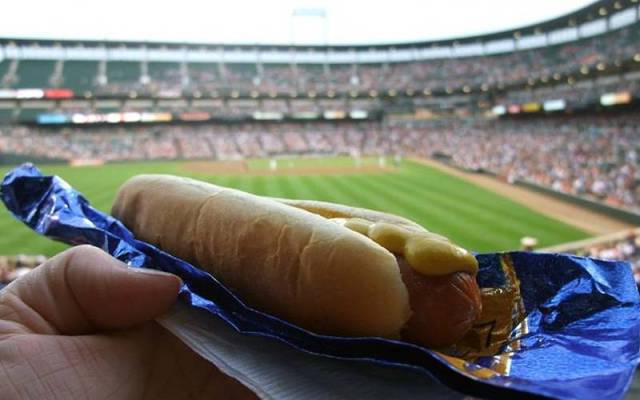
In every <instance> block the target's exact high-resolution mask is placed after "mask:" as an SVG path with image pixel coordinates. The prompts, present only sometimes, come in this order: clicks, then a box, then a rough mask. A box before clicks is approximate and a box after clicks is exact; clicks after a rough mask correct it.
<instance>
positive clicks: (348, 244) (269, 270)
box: [112, 175, 410, 338]
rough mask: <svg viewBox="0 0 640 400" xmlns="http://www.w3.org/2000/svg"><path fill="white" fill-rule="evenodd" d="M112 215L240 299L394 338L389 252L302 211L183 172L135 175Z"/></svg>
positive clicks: (397, 327)
mask: <svg viewBox="0 0 640 400" xmlns="http://www.w3.org/2000/svg"><path fill="white" fill-rule="evenodd" d="M112 214H113V215H114V216H115V217H116V218H118V219H120V220H121V221H122V222H123V223H124V224H125V225H126V226H127V227H128V228H129V229H131V230H132V231H133V233H134V234H135V235H136V237H137V238H139V239H141V240H144V241H147V242H149V243H152V244H155V245H157V246H159V247H160V248H162V249H163V250H165V251H167V252H169V253H171V254H173V255H175V256H177V257H180V258H182V259H184V260H186V261H189V262H190V263H192V264H194V265H196V266H198V267H200V268H202V269H204V270H207V271H208V272H210V273H211V274H212V275H214V276H215V277H217V278H218V279H220V280H221V281H222V282H223V283H224V284H225V285H227V286H228V287H230V288H231V289H232V290H234V291H235V292H236V293H237V294H238V295H239V296H240V297H241V298H242V299H243V300H244V301H245V302H246V303H247V304H249V305H251V306H253V307H255V308H258V309H260V310H262V311H266V312H268V313H271V314H273V315H276V316H278V317H281V318H283V319H285V320H288V321H290V322H293V323H295V324H297V325H300V326H302V327H304V328H306V329H309V330H312V331H315V332H318V333H327V334H337V335H345V336H383V337H396V338H397V337H399V335H400V332H401V330H402V328H403V326H404V325H405V324H406V322H407V321H408V319H409V317H410V307H409V296H408V292H407V288H406V286H405V284H404V283H403V281H402V278H401V274H400V271H399V267H398V264H397V262H396V259H395V256H394V255H393V254H391V253H390V252H389V251H387V250H386V249H384V248H383V247H381V246H380V245H378V244H376V243H375V242H373V241H371V240H369V239H368V238H366V237H364V236H362V235H360V234H359V233H356V232H353V231H351V230H349V229H347V228H345V227H342V226H339V225H336V224H335V223H332V222H330V221H329V220H327V219H326V218H323V217H322V216H319V215H316V214H313V213H311V212H307V211H305V210H302V209H299V208H295V207H291V206H288V205H285V204H282V203H280V202H277V201H274V200H270V199H266V198H262V197H259V196H254V195H251V194H248V193H244V192H241V191H237V190H233V189H227V188H221V187H218V186H215V185H211V184H208V183H203V182H199V181H195V180H191V179H187V178H179V177H174V176H167V175H141V176H137V177H134V178H132V179H130V180H129V181H127V182H126V183H125V184H124V185H123V186H122V187H121V188H120V191H119V192H118V195H117V198H116V200H115V203H114V205H113V209H112Z"/></svg>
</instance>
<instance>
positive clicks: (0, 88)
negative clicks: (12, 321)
mask: <svg viewBox="0 0 640 400" xmlns="http://www.w3.org/2000/svg"><path fill="white" fill-rule="evenodd" d="M638 111H640V0H599V1H595V2H593V3H591V4H589V5H588V6H586V7H584V8H582V9H579V10H577V11H575V12H572V13H570V14H567V15H562V16H559V17H557V18H554V19H550V20H547V21H543V22H539V23H536V24H533V25H528V26H522V27H519V28H516V29H509V30H504V31H500V32H495V33H488V34H483V35H478V36H470V37H458V38H451V39H442V40H434V41H416V42H404V43H391V44H389V43H387V44H375V43H374V44H367V45H329V44H323V45H282V44H279V45H248V44H229V43H176V42H166V43H164V42H146V41H145V42H142V41H140V42H137V41H107V40H104V41H102V40H69V39H66V40H57V39H56V38H51V39H46V40H45V39H24V38H18V37H15V38H12V37H5V38H0V171H1V172H2V173H4V172H6V171H7V170H8V169H9V167H10V166H13V165H15V164H17V163H20V162H24V161H32V162H37V163H39V164H42V165H45V167H46V168H50V171H52V172H54V173H60V174H68V176H69V179H70V180H71V181H72V183H74V185H77V186H78V187H80V188H81V189H83V190H84V191H86V192H87V194H88V196H87V197H89V199H90V200H91V201H94V204H97V206H98V208H101V209H104V210H106V209H108V207H109V205H110V203H111V201H112V198H113V194H114V190H115V188H116V187H117V185H118V184H120V183H121V182H122V181H124V179H126V178H127V177H128V176H130V175H133V174H135V173H138V172H140V171H142V172H161V173H181V174H185V175H192V176H196V177H198V178H202V179H206V180H210V181H214V182H218V183H221V184H228V185H229V186H234V187H238V188H240V189H244V190H248V191H253V192H256V193H259V194H264V195H269V196H282V197H286V196H290V197H315V198H319V199H322V200H328V201H340V202H344V203H346V204H353V205H358V206H364V207H371V208H381V209H382V208H384V209H385V210H386V211H391V212H396V213H398V214H400V215H405V216H407V217H412V218H415V219H416V220H419V222H424V223H425V224H429V228H431V227H435V230H437V231H438V232H440V233H443V234H446V235H447V236H451V237H453V238H454V239H455V240H456V241H458V242H460V243H463V244H465V245H468V247H470V248H473V249H474V250H477V249H478V250H480V251H494V250H513V249H517V248H518V247H519V245H518V244H519V243H520V239H521V238H522V237H523V236H525V235H527V236H528V235H530V234H531V235H535V236H537V238H536V239H537V240H538V239H539V242H540V243H541V246H540V247H541V248H542V249H543V250H548V251H563V252H565V251H566V252H571V253H575V254H580V255H588V256H592V257H597V258H604V259H624V260H628V261H630V263H631V267H632V270H633V274H634V277H635V278H636V282H637V283H638V285H639V287H640V240H639V239H638V235H640V231H639V230H638V229H640V228H637V227H638V226H640V114H638ZM301 159H303V160H304V161H299V160H301ZM296 163H298V164H296ZM323 163H325V164H326V165H321V164H323ZM425 164H426V166H425ZM78 165H81V166H87V165H89V166H90V167H86V168H76V166H78ZM256 165H257V166H256ZM69 166H73V168H72V167H69ZM95 166H100V167H99V169H98V168H96V167H95ZM296 168H297V172H291V171H294V170H296ZM323 168H324V169H323ZM301 171H302V172H301ZM327 171H328V172H327ZM434 171H438V172H434ZM443 171H444V172H443ZM336 172H338V173H336ZM365 172H366V173H365ZM325 174H326V177H324V178H321V177H319V176H320V175H322V176H324V175H325ZM392 174H395V175H392ZM477 177H481V178H479V179H476V178H477ZM369 178H371V180H368V179H369ZM323 179H326V180H323ZM376 179H378V180H376ZM483 179H487V180H491V181H492V182H494V183H495V185H496V186H495V187H498V186H499V187H500V188H501V190H502V191H495V193H493V189H495V187H493V186H492V187H488V186H487V187H485V186H483V185H484V184H485V183H486V182H488V181H487V180H483ZM273 182H275V183H273ZM434 182H435V183H434ZM469 182H471V183H472V185H469V184H468V183H469ZM272 183H273V186H270V185H271V184H272ZM438 185H442V186H446V188H445V192H446V195H442V196H440V193H438V192H439V189H438V188H437V187H436V186H438ZM465 185H467V186H465ZM473 185H475V186H473ZM415 186H423V187H419V188H418V189H416V190H415V192H414V191H413V188H414V187H415ZM510 188H517V189H518V190H521V192H518V193H524V192H528V193H535V194H542V195H541V196H542V197H546V198H548V199H552V201H551V202H552V203H553V201H556V202H561V203H565V205H567V204H568V205H570V206H571V207H574V208H573V209H572V210H581V211H584V212H585V213H586V214H575V215H574V214H572V213H571V212H569V213H568V214H569V215H567V212H566V211H565V210H566V208H562V209H560V211H558V210H555V211H548V210H547V209H546V208H545V207H547V206H546V205H544V204H542V203H541V202H540V203H539V202H538V200H539V199H540V198H542V197H531V198H528V197H522V196H520V197H518V195H513V196H510V195H505V192H506V191H508V190H510ZM380 191H382V192H384V194H386V195H387V196H388V197H389V198H391V197H394V196H396V195H397V193H401V192H402V195H397V196H398V198H397V202H396V201H395V200H394V201H391V200H384V199H375V198H373V197H374V196H375V194H376V193H378V192H380ZM486 192H492V193H489V194H487V193H486ZM418 196H424V199H423V198H421V197H420V198H419V197H418ZM485 196H486V197H485ZM533 198H535V199H536V200H535V201H534V200H531V199H533ZM474 201H475V202H476V203H477V204H471V203H474ZM512 201H513V202H512ZM425 202H429V206H430V207H433V208H434V209H435V211H433V213H432V214H428V213H426V212H425V213H424V214H421V212H422V209H423V208H428V207H424V204H425ZM554 204H557V203H554ZM483 207H484V208H483ZM489 208H490V210H489V211H487V213H486V214H484V213H483V214H482V215H479V214H481V212H483V211H484V210H485V209H489ZM585 210H586V211H585ZM447 213H449V214H447ZM563 213H564V215H563ZM443 214H446V215H453V216H452V217H447V218H445V217H443V216H442V215H443ZM577 215H579V217H578V216H577ZM584 215H589V216H590V217H589V218H591V217H593V216H594V215H596V216H602V218H603V219H604V220H606V223H605V222H602V223H601V221H600V220H598V219H597V217H594V221H595V222H591V219H589V218H586V217H585V218H586V219H585V220H584V221H580V223H579V224H578V223H576V222H575V220H576V219H578V218H583V216H584ZM516 217H521V218H520V220H517V219H518V218H516ZM585 227H586V228H585ZM623 228H624V229H623ZM0 229H3V230H10V231H12V232H14V231H15V234H13V235H11V237H4V238H3V237H0V281H8V280H10V279H12V278H11V277H15V276H16V275H17V272H16V271H17V270H18V269H20V268H32V267H34V266H35V265H36V264H37V263H39V262H41V261H42V259H43V257H44V256H51V255H53V254H55V253H56V252H58V251H60V249H61V248H62V247H60V246H59V245H55V244H51V243H50V242H48V241H46V242H45V241H44V240H42V239H32V238H33V236H32V233H31V232H27V230H26V229H24V228H23V227H18V226H17V224H16V223H15V222H14V221H10V218H9V216H8V215H6V213H4V214H1V215H0ZM447 229H449V230H447ZM23 253H27V254H31V255H30V256H25V255H24V254H23ZM35 254H42V255H40V256H34V255H35ZM636 385H637V384H636ZM634 390H636V392H635V393H634V394H637V393H638V390H640V389H638V388H635V389H634Z"/></svg>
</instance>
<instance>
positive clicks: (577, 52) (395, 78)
mask: <svg viewBox="0 0 640 400" xmlns="http://www.w3.org/2000/svg"><path fill="white" fill-rule="evenodd" d="M638 54H640V23H635V24H632V25H630V26H627V27H624V28H621V29H618V30H614V31H612V32H609V33H606V34H602V35H597V36H594V37H590V38H584V39H581V40H578V41H572V42H568V43H564V44H558V45H552V46H548V47H543V48H537V49H531V50H522V51H516V52H509V53H505V54H498V55H489V56H481V57H479V56H474V57H462V58H441V59H434V60H429V61H412V62H399V63H372V64H310V65H307V64H294V63H291V64H253V63H247V64H240V63H235V64H234V63H223V64H217V63H197V62H190V63H188V65H187V68H186V69H182V70H181V67H180V64H178V63H176V62H154V63H149V65H148V73H149V78H150V81H149V82H141V76H142V71H143V68H142V66H141V62H134V61H109V62H108V63H107V68H106V70H107V78H108V79H107V85H105V86H101V85H96V82H97V80H96V75H97V71H96V68H95V66H96V63H95V62H76V61H68V62H66V63H65V66H64V73H63V75H64V80H63V81H64V82H66V85H67V86H69V87H72V88H77V89H78V90H79V91H81V92H84V91H85V90H88V89H91V87H89V85H94V86H93V90H94V91H96V92H97V93H102V94H124V95H127V94H128V93H129V92H130V91H141V90H142V91H148V92H149V93H151V94H153V93H155V94H158V93H159V92H161V91H167V90H174V91H177V92H180V91H182V90H188V91H192V92H193V91H200V92H208V91H215V90H223V91H238V92H243V93H249V92H251V91H254V90H255V91H259V92H261V93H270V92H277V93H291V92H310V91H311V92H328V91H333V92H349V91H351V90H356V91H358V92H368V91H371V90H375V91H377V92H388V91H390V90H395V91H397V92H400V91H405V90H412V91H415V92H422V91H424V90H429V91H445V90H451V91H458V92H459V91H460V90H462V89H464V88H468V89H469V90H471V89H472V88H475V89H476V90H477V89H478V88H480V87H484V88H485V89H490V88H496V87H498V88H500V87H508V86H512V85H522V84H526V83H529V82H548V81H553V80H561V79H562V80H565V79H566V77H567V76H573V77H580V76H584V75H593V74H597V73H602V72H603V71H606V70H611V69H612V68H613V69H615V68H620V67H621V66H622V65H623V64H625V63H629V62H632V61H631V60H633V59H634V57H635V58H636V59H637V58H638V57H637V55H638ZM10 61H11V60H9V59H8V60H4V61H3V62H1V63H0V76H1V75H5V74H6V71H7V70H8V65H9V63H10ZM53 69H54V61H50V60H21V61H20V64H19V68H18V72H17V75H18V81H17V82H3V83H2V86H4V87H18V86H19V87H48V86H50V85H51V82H50V81H49V78H50V77H51V76H52V73H53Z"/></svg>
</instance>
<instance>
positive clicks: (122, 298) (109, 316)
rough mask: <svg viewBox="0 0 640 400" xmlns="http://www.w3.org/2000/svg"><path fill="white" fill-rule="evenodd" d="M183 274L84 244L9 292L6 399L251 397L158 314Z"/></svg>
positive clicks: (0, 303) (4, 325)
mask: <svg viewBox="0 0 640 400" xmlns="http://www.w3.org/2000/svg"><path fill="white" fill-rule="evenodd" d="M179 288H180V279H179V278H178V277H176V276H174V275H171V274H166V273H162V272H158V271H153V270H146V269H136V268H127V266H126V265H125V264H123V263H121V262H120V261H118V260H116V259H114V258H112V257H110V256H109V255H108V254H106V253H104V252H103V251H101V250H100V249H98V248H96V247H91V246H78V247H75V248H72V249H70V250H67V251H65V252H63V253H61V254H58V255H57V256H55V257H53V258H51V259H50V260H48V261H47V262H45V263H44V264H42V265H41V266H40V267H38V268H36V269H35V270H34V271H32V272H30V273H29V274H28V275H26V276H24V277H22V278H20V279H18V280H16V281H15V282H13V283H12V284H11V285H9V286H7V287H6V288H5V289H3V290H2V291H0V367H1V368H0V398H2V399H49V398H56V399H57V398H60V399H84V398H86V399H107V398H113V399H186V398H189V399H200V398H207V399H210V398H224V399H249V398H251V399H252V398H255V395H254V394H253V393H252V392H251V391H250V390H249V389H247V388H245V387H244V386H243V385H241V384H240V383H239V382H238V381H236V380H234V379H232V378H230V377H228V376H226V375H224V374H223V373H222V372H220V370H218V369H217V368H216V367H215V366H213V365H212V364H210V363H209V362H208V361H206V360H204V359H203V358H201V357H200V356H198V355H197V354H196V353H194V352H193V351H192V350H191V349H189V348H188V347H187V346H186V345H185V344H184V343H182V342H181V341H180V340H178V339H177V338H176V337H175V336H173V335H172V334H171V333H169V332H168V331H167V330H165V329H164V328H162V327H161V326H160V325H158V324H157V323H156V322H154V321H153V319H154V318H155V317H157V316H159V315H161V314H162V313H164V312H165V311H167V310H168V309H169V307H170V306H171V305H172V304H173V303H174V302H175V301H176V297H177V294H178V291H179Z"/></svg>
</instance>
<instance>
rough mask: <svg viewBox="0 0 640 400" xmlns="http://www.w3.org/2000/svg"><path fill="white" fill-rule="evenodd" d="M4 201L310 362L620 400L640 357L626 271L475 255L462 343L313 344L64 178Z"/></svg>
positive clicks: (22, 175)
mask: <svg viewBox="0 0 640 400" xmlns="http://www.w3.org/2000/svg"><path fill="white" fill-rule="evenodd" d="M0 195H1V197H2V200H3V202H4V204H5V205H6V207H7V208H8V209H9V211H10V212H11V213H12V214H13V215H14V216H15V217H16V218H17V219H19V220H20V221H22V222H24V223H25V224H27V225H28V226H29V227H31V228H32V229H33V230H35V231H36V232H38V233H40V234H42V235H45V236H48V237H50V238H52V239H55V240H59V241H63V242H65V243H69V244H83V243H86V244H91V245H94V246H97V247H100V248H102V249H103V250H104V251H106V252H108V253H110V254H111V255H113V256H114V257H116V258H118V259H120V260H121V261H123V262H125V263H127V264H129V265H130V266H132V267H145V268H154V269H160V270H163V271H167V272H171V273H174V274H176V275H178V276H180V277H181V278H182V280H183V281H184V283H185V284H184V286H183V288H182V290H181V296H180V299H181V301H182V302H184V303H185V304H187V305H188V306H190V307H194V308H198V309H202V310H206V311H207V312H209V313H210V314H212V318H213V317H214V316H217V317H219V318H221V319H222V320H223V321H225V323H227V324H228V325H229V326H231V327H232V328H233V329H235V330H236V331H238V332H239V333H242V334H246V335H256V336H262V337H266V338H270V339H273V340H277V341H280V342H283V343H285V344H287V345H289V346H292V347H293V348H296V349H298V350H300V351H304V352H308V353H311V354H316V355H321V356H327V357H335V358H342V359H351V360H363V361H367V362H371V363H378V364H384V365H387V366H397V367H398V368H402V367H406V368H412V369H414V370H418V371H422V372H424V373H426V374H428V375H430V376H431V377H434V378H436V379H437V380H439V381H440V382H442V383H444V384H445V385H448V386H449V387H451V388H453V389H455V390H457V391H459V392H462V393H466V394H469V395H472V396H477V397H486V398H505V399H513V398H518V399H527V398H532V399H541V398H559V399H598V400H600V399H621V398H622V397H623V396H624V393H625V391H626V389H627V388H628V386H629V385H630V382H631V379H632V378H633V373H634V370H635V367H636V365H637V364H638V362H639V360H640V357H639V355H640V299H639V296H638V290H637V288H636V285H635V282H634V280H633V278H632V276H631V272H630V268H629V265H628V264H627V263H624V262H608V261H600V260H593V259H588V258H581V257H575V256H571V255H564V254H542V253H540V254H538V253H524V252H511V253H500V254H480V255H477V258H478V261H479V263H480V271H479V274H478V283H479V285H480V287H481V290H482V301H483V313H482V315H481V317H480V319H479V320H478V321H477V323H476V325H475V326H474V328H473V330H472V331H471V332H469V334H467V336H466V337H465V338H464V339H463V340H462V341H461V342H460V343H458V344H457V345H456V346H453V347H451V348H448V349H440V351H434V350H428V349H425V348H422V347H419V346H415V345H412V344H408V343H404V342H400V341H395V340H389V339H382V338H343V337H331V336H321V335H316V334H313V333H311V332H308V331H306V330H304V329H301V328H299V327H297V326H294V325H292V324H290V323H287V322H286V321H282V320H280V319H278V318H275V317H273V316H270V315H267V314H265V313H261V312H259V311H256V310H253V309H251V308H249V307H247V306H245V305H244V304H243V303H242V301H241V300H240V299H238V298H237V297H236V296H235V295H234V294H233V293H232V292H231V291H229V290H228V289H227V288H226V287H225V286H224V285H223V284H221V283H220V282H218V281H217V280H216V279H215V278H213V277H212V276H211V275H209V274H207V273H205V272H202V271H200V270H198V269H197V268H194V267H193V266H191V265H190V264H188V263H187V262H185V261H182V260H180V259H178V258H175V257H173V256H171V255H169V254H167V253H164V252H163V251H161V250H159V249H157V248H156V247H154V246H152V245H150V244H148V243H145V242H142V241H138V240H136V239H135V238H134V237H133V235H132V233H131V232H130V231H129V230H127V229H126V228H125V227H124V226H123V225H122V224H121V223H120V222H119V221H117V220H116V219H114V218H113V217H111V216H109V215H106V214H104V213H102V212H100V211H97V210H95V209H94V208H92V207H91V206H90V205H89V203H88V201H87V200H86V199H85V198H84V197H83V196H82V195H81V194H79V193H78V192H77V191H75V190H74V189H73V188H72V187H71V186H70V185H69V184H67V183H66V182H65V181H63V180H62V179H61V178H59V177H56V176H43V175H42V174H41V172H40V171H39V170H38V169H37V168H36V167H34V166H33V165H30V164H25V165H23V166H20V167H18V168H16V169H14V170H13V171H11V172H9V173H8V174H7V175H6V176H5V178H4V180H3V182H2V186H1V193H0ZM490 229H491V227H490V226H487V230H490ZM399 390H401V388H399ZM425 396H428V394H425Z"/></svg>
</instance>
